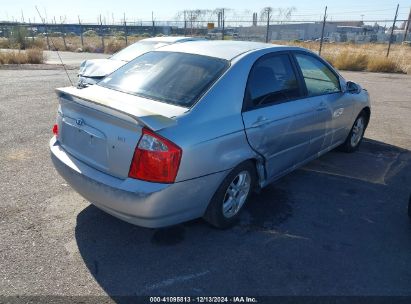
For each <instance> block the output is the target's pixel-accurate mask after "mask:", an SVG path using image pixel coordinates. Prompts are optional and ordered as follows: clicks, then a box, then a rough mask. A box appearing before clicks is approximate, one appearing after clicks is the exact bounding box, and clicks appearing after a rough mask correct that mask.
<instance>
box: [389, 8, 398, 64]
mask: <svg viewBox="0 0 411 304" xmlns="http://www.w3.org/2000/svg"><path fill="white" fill-rule="evenodd" d="M399 7H400V5H399V4H397V10H396V11H395V17H394V22H393V23H392V28H391V34H390V40H389V41H388V49H387V58H388V55H390V49H391V43H392V37H393V36H394V27H395V22H397V16H398V8H399Z"/></svg>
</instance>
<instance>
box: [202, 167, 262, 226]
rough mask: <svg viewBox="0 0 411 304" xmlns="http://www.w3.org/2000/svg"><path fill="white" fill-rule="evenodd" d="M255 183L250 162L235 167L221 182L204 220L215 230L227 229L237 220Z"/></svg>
mask: <svg viewBox="0 0 411 304" xmlns="http://www.w3.org/2000/svg"><path fill="white" fill-rule="evenodd" d="M255 181H256V170H255V167H254V165H253V163H252V162H245V163H242V164H240V165H238V166H237V167H235V168H234V169H233V170H232V171H231V172H230V173H229V174H228V175H227V177H226V178H225V179H224V180H223V182H222V183H221V185H220V187H219V188H218V189H217V191H216V193H215V194H214V196H213V198H212V199H211V201H210V204H209V205H208V208H207V210H206V213H205V214H204V219H205V220H206V221H207V222H209V223H210V224H211V225H213V226H214V227H217V228H228V227H230V226H232V225H233V224H234V223H235V222H236V221H237V219H238V216H239V214H240V211H241V210H242V208H243V206H244V205H245V204H246V202H247V200H248V198H249V196H250V194H251V192H252V189H253V187H254V185H255Z"/></svg>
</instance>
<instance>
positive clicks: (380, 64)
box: [367, 56, 400, 73]
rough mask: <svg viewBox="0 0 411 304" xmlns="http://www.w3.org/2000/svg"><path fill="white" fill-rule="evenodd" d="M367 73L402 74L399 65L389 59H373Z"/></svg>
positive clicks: (381, 57) (369, 61) (369, 62)
mask: <svg viewBox="0 0 411 304" xmlns="http://www.w3.org/2000/svg"><path fill="white" fill-rule="evenodd" d="M367 71H369V72H382V73H395V72H400V69H399V68H398V67H397V64H396V63H395V62H394V61H393V60H391V59H390V58H387V57H383V56H380V57H377V56H375V57H372V58H371V59H370V60H368V65H367Z"/></svg>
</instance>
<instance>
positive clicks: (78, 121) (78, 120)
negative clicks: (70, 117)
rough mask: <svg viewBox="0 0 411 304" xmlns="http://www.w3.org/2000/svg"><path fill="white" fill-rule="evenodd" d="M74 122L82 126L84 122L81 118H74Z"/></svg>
mask: <svg viewBox="0 0 411 304" xmlns="http://www.w3.org/2000/svg"><path fill="white" fill-rule="evenodd" d="M76 124H77V125H78V126H82V125H83V124H84V120H83V119H82V118H79V119H76Z"/></svg>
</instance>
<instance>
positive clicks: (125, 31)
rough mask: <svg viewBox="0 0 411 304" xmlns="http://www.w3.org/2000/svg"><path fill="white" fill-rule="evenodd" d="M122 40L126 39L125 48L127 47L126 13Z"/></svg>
mask: <svg viewBox="0 0 411 304" xmlns="http://www.w3.org/2000/svg"><path fill="white" fill-rule="evenodd" d="M124 38H125V39H126V46H127V45H128V39H127V22H126V13H124Z"/></svg>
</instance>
